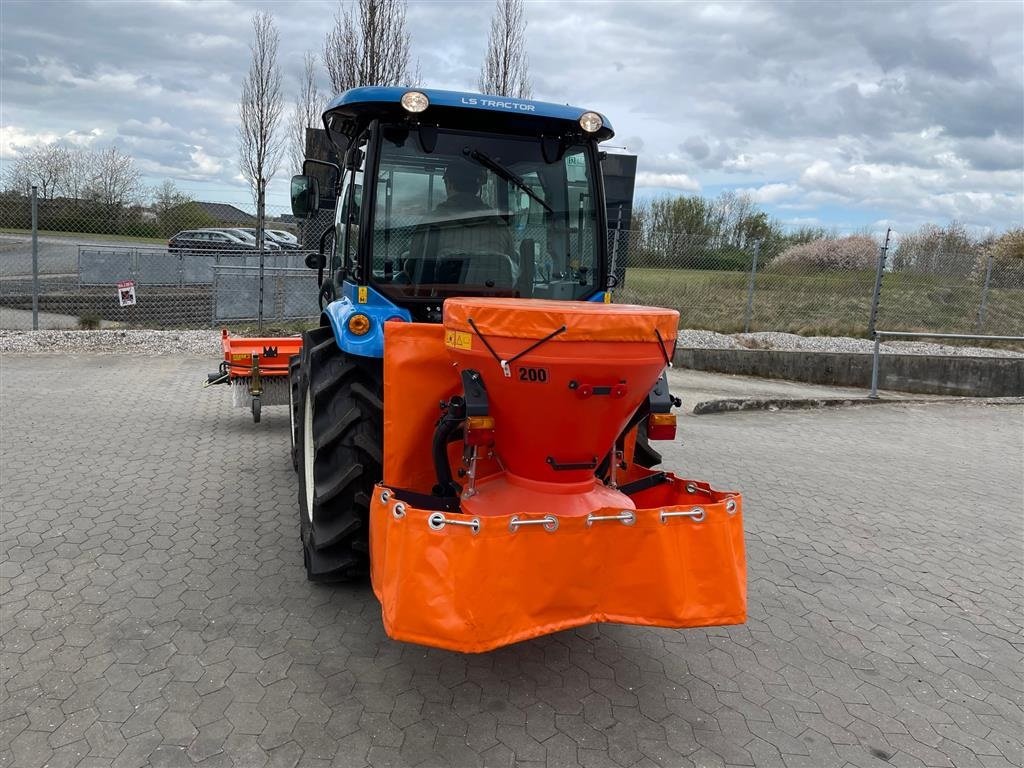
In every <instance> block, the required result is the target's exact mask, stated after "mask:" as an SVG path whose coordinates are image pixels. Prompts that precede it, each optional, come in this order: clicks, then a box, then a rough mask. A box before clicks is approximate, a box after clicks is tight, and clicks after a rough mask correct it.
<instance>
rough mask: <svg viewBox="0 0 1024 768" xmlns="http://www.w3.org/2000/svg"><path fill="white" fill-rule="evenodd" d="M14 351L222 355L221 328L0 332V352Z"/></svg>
mask: <svg viewBox="0 0 1024 768" xmlns="http://www.w3.org/2000/svg"><path fill="white" fill-rule="evenodd" d="M11 352H89V353H98V354H111V355H117V354H122V355H123V354H129V353H130V354H137V353H142V354H145V355H181V354H185V355H198V356H202V357H220V356H221V354H222V351H221V345H220V331H129V330H123V331H122V330H116V331H0V354H7V353H11Z"/></svg>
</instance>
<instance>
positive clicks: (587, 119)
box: [580, 112, 604, 133]
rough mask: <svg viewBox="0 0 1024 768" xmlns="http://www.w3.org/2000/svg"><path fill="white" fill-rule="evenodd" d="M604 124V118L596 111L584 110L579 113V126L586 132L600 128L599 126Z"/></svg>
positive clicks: (592, 131) (593, 131)
mask: <svg viewBox="0 0 1024 768" xmlns="http://www.w3.org/2000/svg"><path fill="white" fill-rule="evenodd" d="M602 125H604V120H602V119H601V116H600V115H599V114H597V112H584V113H583V114H582V115H580V128H582V129H583V130H584V131H586V132H587V133H595V132H597V131H599V130H601V126H602Z"/></svg>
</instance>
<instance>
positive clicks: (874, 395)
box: [868, 333, 882, 400]
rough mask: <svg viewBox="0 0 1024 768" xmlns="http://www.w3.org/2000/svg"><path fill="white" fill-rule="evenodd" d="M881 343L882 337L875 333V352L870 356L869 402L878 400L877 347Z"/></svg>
mask: <svg viewBox="0 0 1024 768" xmlns="http://www.w3.org/2000/svg"><path fill="white" fill-rule="evenodd" d="M881 341H882V337H881V336H879V335H878V334H877V333H876V334H875V351H874V354H873V355H872V356H871V392H869V393H868V397H869V398H870V399H871V400H877V399H878V362H879V361H878V353H879V349H878V345H879V343H880V342H881Z"/></svg>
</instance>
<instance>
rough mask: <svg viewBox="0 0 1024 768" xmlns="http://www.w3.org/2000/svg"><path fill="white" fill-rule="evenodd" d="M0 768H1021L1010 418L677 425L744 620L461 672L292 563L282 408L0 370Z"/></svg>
mask: <svg viewBox="0 0 1024 768" xmlns="http://www.w3.org/2000/svg"><path fill="white" fill-rule="evenodd" d="M0 362H2V365H0V370H2V374H0V375H2V389H0V407H2V410H0V413H2V420H3V423H2V446H0V447H2V455H0V472H2V482H0V505H2V510H3V513H2V535H0V764H3V765H16V766H23V767H25V768H28V767H29V766H42V765H51V766H55V765H64V766H71V765H80V766H106V765H114V766H142V765H154V766H192V765H200V766H230V765H236V766H244V767H245V768H250V767H252V766H262V765H275V766H282V765H283V766H294V765H303V766H329V765H336V766H362V765H365V764H372V765H380V766H383V765H442V766H472V765H503V766H512V765H518V766H524V767H525V766H539V765H548V766H555V765H584V766H623V767H625V766H638V767H639V766H722V765H736V766H749V765H756V766H786V767H787V768H797V767H798V766H799V767H806V768H825V767H827V766H833V765H834V766H843V765H853V766H879V767H880V768H884V767H886V766H964V767H971V766H981V767H983V768H1001V767H1008V766H1020V765H1021V764H1024V752H1022V744H1021V734H1022V733H1024V711H1022V705H1024V680H1022V675H1021V672H1022V669H1024V642H1022V630H1024V617H1022V614H1021V606H1022V604H1024V586H1022V580H1021V575H1022V568H1024V564H1022V556H1021V552H1022V539H1024V530H1022V499H1024V472H1022V456H1024V409H1022V408H1020V407H1007V406H982V405H951V404H946V403H941V404H916V405H906V404H904V405H879V406H875V407H872V408H855V409H841V410H823V411H810V412H802V411H801V412H779V413H743V414H728V415H719V416H707V417H696V418H688V419H685V420H684V421H683V422H682V424H683V427H684V429H683V434H682V443H681V445H678V446H674V447H671V448H670V449H669V450H667V451H666V458H667V462H666V463H667V466H668V467H669V468H671V469H673V470H676V471H679V472H681V473H684V474H685V475H686V476H689V477H695V478H702V479H706V480H710V481H712V482H713V483H714V484H717V485H719V486H721V487H726V488H735V489H740V490H742V491H743V492H744V494H745V507H744V511H745V517H746V520H745V522H746V529H747V554H748V561H749V585H750V598H749V600H750V602H749V613H750V618H749V621H748V622H747V624H746V625H744V626H740V627H726V628H712V629H705V630H685V631H672V630H664V629H648V628H639V627H624V626H612V625H602V626H591V627H586V628H582V629H578V630H574V631H567V632H562V633H559V634H557V635H552V636H548V637H544V638H540V639H537V640H533V641H529V642H524V643H520V644H518V645H515V646H512V647H509V648H505V649H503V650H500V651H497V652H494V653H490V654H486V655H479V656H462V655H458V654H453V653H447V652H442V651H436V650H431V649H426V648H422V647H418V646H414V645H404V644H399V643H395V642H392V641H390V640H389V639H387V638H386V637H385V636H384V634H383V630H382V628H381V622H380V616H379V607H378V605H377V603H376V600H375V599H374V598H373V596H372V594H371V592H370V590H369V588H368V587H366V586H361V587H333V588H324V587H315V586H311V585H310V584H308V583H307V582H306V581H305V580H304V577H303V574H302V569H301V559H300V550H299V544H298V538H297V535H298V531H297V522H296V511H295V493H296V488H295V478H294V475H293V473H292V470H291V466H290V462H289V460H288V455H287V453H288V451H287V446H288V437H287V426H286V425H287V414H286V412H285V411H284V409H280V408H278V409H270V408H268V409H265V410H264V419H263V423H261V424H259V425H254V424H253V423H252V421H251V419H250V418H249V416H248V413H246V412H244V411H242V410H235V409H232V408H231V407H230V394H229V393H228V392H226V391H224V390H212V391H211V390H201V389H200V388H199V384H200V382H201V381H202V379H203V377H204V374H205V373H206V371H207V370H209V369H210V361H209V360H202V359H196V358H190V357H173V356H164V357H153V358H142V359H140V358H137V357H111V356H96V355H77V356H75V355H67V356H56V355H24V356H13V355H7V356H5V357H4V358H3V360H2V361H0Z"/></svg>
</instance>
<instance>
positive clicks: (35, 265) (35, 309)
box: [32, 185, 39, 331]
mask: <svg viewBox="0 0 1024 768" xmlns="http://www.w3.org/2000/svg"><path fill="white" fill-rule="evenodd" d="M32 330H33V331H38V330H39V188H38V187H36V186H35V185H33V187H32Z"/></svg>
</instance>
